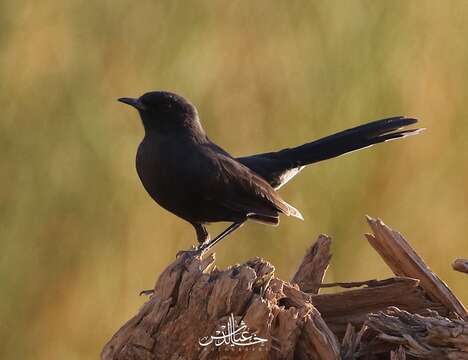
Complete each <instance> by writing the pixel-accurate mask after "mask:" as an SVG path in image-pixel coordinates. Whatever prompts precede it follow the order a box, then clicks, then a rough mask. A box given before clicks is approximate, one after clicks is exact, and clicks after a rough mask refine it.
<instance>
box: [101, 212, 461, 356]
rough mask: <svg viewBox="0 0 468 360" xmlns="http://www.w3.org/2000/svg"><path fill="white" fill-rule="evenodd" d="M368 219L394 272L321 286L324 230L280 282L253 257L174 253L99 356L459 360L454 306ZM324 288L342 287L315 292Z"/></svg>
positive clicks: (326, 246) (385, 230)
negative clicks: (221, 260)
mask: <svg viewBox="0 0 468 360" xmlns="http://www.w3.org/2000/svg"><path fill="white" fill-rule="evenodd" d="M368 222H369V225H370V227H371V229H372V232H373V234H366V238H367V239H368V241H369V242H370V244H371V245H372V246H373V247H374V249H375V250H376V251H377V252H378V253H379V254H380V256H381V257H382V258H383V260H384V261H385V262H386V263H387V265H388V266H389V267H390V269H391V270H392V271H393V272H394V274H395V277H393V278H390V279H385V280H367V281H360V282H352V283H334V284H322V280H323V277H324V275H325V272H326V270H327V268H328V265H329V262H330V258H331V253H330V245H331V239H330V238H329V237H328V236H326V235H320V236H319V238H318V239H317V241H316V242H315V243H314V244H313V246H312V247H311V248H310V249H309V250H308V251H307V253H306V255H305V256H304V259H303V260H302V262H301V264H300V265H299V267H298V270H297V271H296V273H295V274H294V276H293V277H292V279H291V281H290V282H287V281H283V280H281V279H278V278H276V277H275V276H274V272H275V268H274V266H273V265H272V264H270V263H269V262H268V261H266V260H263V259H261V258H254V259H252V260H249V261H247V262H246V263H244V264H241V265H235V266H231V267H230V268H228V269H226V270H220V269H217V268H215V267H214V261H215V258H214V254H209V255H207V256H205V257H203V258H201V257H192V258H190V257H187V256H180V257H178V258H177V259H176V260H175V261H174V262H173V263H172V264H170V265H169V266H168V267H167V268H166V269H165V270H164V271H163V273H162V274H161V275H160V276H159V278H158V280H157V282H156V285H155V287H154V294H153V295H152V296H151V297H150V298H149V300H148V301H147V302H146V303H145V304H144V305H143V307H142V308H141V309H140V311H139V312H138V314H137V315H135V316H134V317H133V318H132V319H130V320H129V321H128V322H127V323H126V324H125V325H123V326H122V328H121V329H120V330H118V331H117V333H116V334H115V335H114V336H113V337H112V338H111V339H110V340H109V342H108V343H107V344H106V345H105V346H104V349H103V351H102V353H101V358H102V359H103V360H111V359H112V360H117V359H119V360H123V359H125V360H127V359H129V360H130V359H131V360H143V359H145V360H150V359H151V360H153V359H171V360H182V359H183V360H186V359H205V360H209V359H259V360H260V359H299V360H302V359H326V360H328V359H330V360H331V359H395V360H401V359H414V358H426V359H468V322H467V321H466V320H467V311H466V309H465V307H464V306H463V304H462V303H461V302H460V301H459V300H458V299H457V298H456V296H455V295H454V294H453V293H452V292H451V290H450V289H449V288H448V287H447V286H446V285H445V283H444V282H443V281H441V280H440V279H439V278H438V277H437V275H435V274H434V273H433V272H432V271H431V270H430V269H429V268H428V267H427V265H426V264H425V263H424V261H423V260H422V259H421V258H420V257H419V256H418V255H417V253H416V252H415V251H414V250H413V249H412V248H411V246H410V245H409V244H408V242H407V241H406V240H405V239H404V238H403V236H402V235H401V234H399V233H398V232H396V231H394V230H392V229H390V228H389V227H388V226H386V225H385V224H383V222H382V221H380V220H376V219H372V218H368ZM454 267H455V266H454ZM330 286H333V287H337V288H342V289H346V290H340V291H338V292H335V293H331V294H320V293H319V290H320V288H321V287H330ZM434 356H435V357H434Z"/></svg>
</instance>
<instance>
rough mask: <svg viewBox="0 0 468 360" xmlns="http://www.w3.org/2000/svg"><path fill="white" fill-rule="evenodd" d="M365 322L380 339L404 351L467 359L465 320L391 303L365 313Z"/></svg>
mask: <svg viewBox="0 0 468 360" xmlns="http://www.w3.org/2000/svg"><path fill="white" fill-rule="evenodd" d="M368 325H369V327H371V328H373V329H375V330H376V331H377V332H378V333H379V338H380V339H382V340H383V341H386V342H389V343H394V344H398V345H401V346H403V347H404V348H405V352H406V353H407V354H408V355H411V356H414V357H417V358H422V359H440V360H445V359H447V360H454V359H468V322H466V321H464V320H457V319H455V320H452V319H448V318H445V317H442V316H439V315H438V314H436V313H434V312H433V313H431V316H421V315H417V314H411V313H409V312H406V311H403V310H400V309H398V308H396V307H391V308H389V309H388V310H387V311H385V312H378V313H376V314H371V315H369V322H368ZM395 356H396V355H395ZM397 359H398V357H397Z"/></svg>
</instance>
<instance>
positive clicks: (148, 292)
mask: <svg viewBox="0 0 468 360" xmlns="http://www.w3.org/2000/svg"><path fill="white" fill-rule="evenodd" d="M141 295H145V296H149V297H151V296H153V295H154V290H153V289H148V290H141V291H140V296H141Z"/></svg>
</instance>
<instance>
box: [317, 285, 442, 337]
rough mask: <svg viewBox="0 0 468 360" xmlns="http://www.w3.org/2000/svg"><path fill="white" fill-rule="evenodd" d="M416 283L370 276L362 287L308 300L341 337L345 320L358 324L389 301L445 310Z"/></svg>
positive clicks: (414, 309) (422, 310)
mask: <svg viewBox="0 0 468 360" xmlns="http://www.w3.org/2000/svg"><path fill="white" fill-rule="evenodd" d="M362 283H364V282H360V283H358V284H362ZM418 285H419V281H418V280H416V279H411V278H405V277H396V278H390V279H386V280H381V281H375V280H371V281H369V282H368V283H367V284H366V287H364V288H359V289H353V290H349V291H343V292H338V293H333V294H320V295H313V296H312V303H313V304H314V305H315V307H316V308H317V309H318V310H319V311H320V313H321V314H322V317H323V319H324V320H325V322H326V323H327V324H328V326H329V327H330V329H331V330H332V331H333V333H334V334H336V335H337V336H338V338H339V339H341V338H343V336H344V334H345V331H346V328H347V326H348V324H352V325H353V326H354V327H356V328H361V327H362V325H363V324H364V323H365V322H366V321H367V316H368V314H370V313H373V312H377V311H381V310H385V309H386V308H387V307H389V306H392V305H393V306H398V307H400V308H402V309H405V310H408V311H410V312H414V313H420V314H426V313H427V309H434V310H437V311H439V312H440V313H441V314H447V313H448V312H447V310H446V308H445V307H444V306H443V305H442V304H440V303H439V302H434V301H431V300H430V299H428V298H427V296H426V294H425V293H424V292H423V291H422V289H421V288H420V287H419V286H418Z"/></svg>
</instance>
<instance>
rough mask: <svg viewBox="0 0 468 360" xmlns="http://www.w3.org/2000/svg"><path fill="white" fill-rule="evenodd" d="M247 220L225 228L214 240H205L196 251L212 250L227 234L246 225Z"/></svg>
mask: <svg viewBox="0 0 468 360" xmlns="http://www.w3.org/2000/svg"><path fill="white" fill-rule="evenodd" d="M245 221H246V220H243V221H240V222H235V223H232V224H231V225H230V226H229V227H228V228H227V229H226V230H224V231H223V232H222V233H221V234H219V235H218V236H216V237H215V238H214V239H213V240H211V241H207V242H204V243H202V244H200V245H198V246H197V248H196V251H197V252H198V253H203V252H205V251H208V250H210V249H211V248H212V247H213V246H215V245H216V244H217V243H219V242H220V241H221V240H223V239H224V238H225V237H226V236H228V235H229V234H231V233H233V232H234V231H236V230H237V229H239V228H240V227H241V226H242V225H244V223H245Z"/></svg>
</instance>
